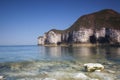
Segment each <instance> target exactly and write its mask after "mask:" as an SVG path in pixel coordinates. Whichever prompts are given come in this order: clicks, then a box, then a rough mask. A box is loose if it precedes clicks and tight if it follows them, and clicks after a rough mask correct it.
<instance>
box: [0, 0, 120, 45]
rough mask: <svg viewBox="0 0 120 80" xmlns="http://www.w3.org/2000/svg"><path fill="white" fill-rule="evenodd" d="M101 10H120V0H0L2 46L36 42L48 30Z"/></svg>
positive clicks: (0, 36)
mask: <svg viewBox="0 0 120 80" xmlns="http://www.w3.org/2000/svg"><path fill="white" fill-rule="evenodd" d="M102 9H113V10H115V11H117V12H120V0H0V45H36V44H37V38H38V37H39V36H41V35H43V34H44V33H45V32H47V31H49V30H51V29H60V30H64V29H67V28H68V27H70V26H71V25H72V24H73V23H74V22H75V21H76V20H77V19H78V18H79V17H80V16H82V15H85V14H89V13H93V12H96V11H99V10H102Z"/></svg>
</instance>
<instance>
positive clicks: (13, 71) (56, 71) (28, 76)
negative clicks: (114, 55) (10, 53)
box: [0, 61, 120, 80]
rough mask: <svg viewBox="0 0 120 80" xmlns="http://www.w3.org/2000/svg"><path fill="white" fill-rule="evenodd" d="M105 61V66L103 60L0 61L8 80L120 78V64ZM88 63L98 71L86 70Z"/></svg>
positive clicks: (106, 79) (112, 79)
mask: <svg viewBox="0 0 120 80" xmlns="http://www.w3.org/2000/svg"><path fill="white" fill-rule="evenodd" d="M103 62H104V63H102V64H103V65H104V67H103V65H101V64H100V63H101V62H100V63H86V64H85V63H84V62H83V63H81V62H79V61H70V62H69V61H37V62H18V63H7V64H3V63H2V64H1V63H0V64H1V65H2V66H4V67H2V66H1V65H0V67H1V70H0V75H1V76H2V77H1V78H3V77H4V79H6V80H120V75H119V74H120V71H119V67H120V65H117V64H114V63H111V62H105V61H103ZM86 65H87V66H88V67H90V68H89V69H92V70H93V69H94V70H95V69H96V71H92V72H88V71H86V70H85V69H84V67H85V66H86ZM103 68H104V70H103ZM101 69H102V71H100V70H101ZM4 79H3V80H4Z"/></svg>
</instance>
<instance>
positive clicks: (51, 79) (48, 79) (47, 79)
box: [43, 78, 56, 80]
mask: <svg viewBox="0 0 120 80" xmlns="http://www.w3.org/2000/svg"><path fill="white" fill-rule="evenodd" d="M43 80H56V79H53V78H45V79H43Z"/></svg>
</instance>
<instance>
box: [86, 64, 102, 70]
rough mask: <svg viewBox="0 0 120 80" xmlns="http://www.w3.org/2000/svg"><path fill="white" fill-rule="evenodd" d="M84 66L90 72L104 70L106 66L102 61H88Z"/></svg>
mask: <svg viewBox="0 0 120 80" xmlns="http://www.w3.org/2000/svg"><path fill="white" fill-rule="evenodd" d="M84 67H85V70H86V71H88V72H93V71H102V70H104V66H103V65H102V64H100V63H86V64H84Z"/></svg>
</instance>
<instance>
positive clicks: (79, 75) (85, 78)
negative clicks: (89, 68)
mask: <svg viewBox="0 0 120 80" xmlns="http://www.w3.org/2000/svg"><path fill="white" fill-rule="evenodd" d="M73 78H74V79H80V80H81V79H82V80H88V79H90V78H89V77H88V76H86V75H85V74H84V73H75V74H73Z"/></svg>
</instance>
